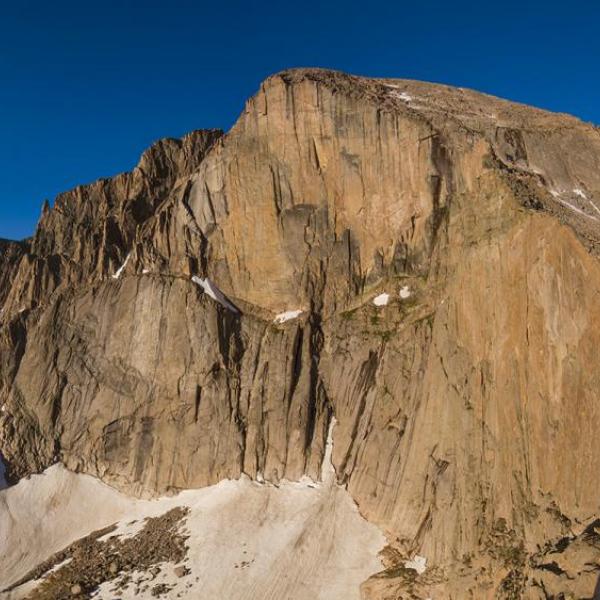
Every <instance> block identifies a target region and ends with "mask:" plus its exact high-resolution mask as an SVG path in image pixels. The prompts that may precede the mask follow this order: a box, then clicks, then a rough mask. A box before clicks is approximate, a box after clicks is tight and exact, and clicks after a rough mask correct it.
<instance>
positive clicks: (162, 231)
mask: <svg viewBox="0 0 600 600" xmlns="http://www.w3.org/2000/svg"><path fill="white" fill-rule="evenodd" d="M599 237H600V136H599V131H598V129H597V128H595V127H594V126H592V125H588V124H584V123H581V122H580V121H578V120H577V119H575V118H573V117H570V116H566V115H557V114H552V113H548V112H544V111H540V110H537V109H534V108H530V107H526V106H522V105H517V104H514V103H510V102H506V101H503V100H499V99H496V98H493V97H489V96H485V95H482V94H478V93H475V92H472V91H469V90H463V89H455V88H450V87H447V86H440V85H433V84H427V83H420V82H413V81H404V80H378V79H365V78H357V77H352V76H348V75H344V74H341V73H335V72H329V71H320V70H293V71H288V72H284V73H280V74H278V75H275V76H273V77H270V78H269V79H267V80H266V81H265V82H264V83H263V84H262V86H261V88H260V90H259V91H258V93H257V94H256V95H255V96H254V97H253V98H252V99H250V100H249V101H248V102H247V104H246V107H245V109H244V111H243V113H242V115H241V116H240V118H239V119H238V121H237V123H236V124H235V125H234V127H233V128H232V130H231V131H230V132H228V133H227V134H225V135H222V134H221V132H218V131H214V130H210V131H200V132H195V133H193V134H190V135H189V136H187V137H186V138H184V139H183V140H181V141H177V140H167V141H164V142H160V143H158V144H156V145H155V146H153V148H152V149H151V150H149V151H148V152H147V153H145V154H144V157H143V158H142V160H141V161H140V165H139V166H138V167H137V168H136V169H135V170H134V171H133V172H132V173H131V174H125V175H121V176H118V177H116V178H114V179H111V180H103V181H100V182H97V183H94V184H92V185H90V186H84V187H81V188H77V189H76V190H74V191H72V192H68V193H67V194H64V195H63V196H61V197H59V199H58V200H57V202H56V204H55V206H54V207H53V208H52V209H45V210H44V212H43V214H42V218H41V220H40V223H39V226H38V229H37V231H36V234H35V236H34V237H33V238H32V240H30V241H29V242H28V243H27V244H21V245H18V247H16V246H14V245H13V246H11V250H10V252H7V251H6V250H3V254H2V256H3V258H1V259H0V281H2V282H7V283H6V286H8V287H5V288H3V289H2V290H0V304H1V305H2V313H1V314H0V403H1V404H2V407H3V408H2V410H3V412H2V417H1V430H0V431H1V433H0V439H1V443H0V451H1V452H2V453H3V455H4V457H5V459H6V463H7V465H8V475H9V479H10V478H12V479H13V480H15V479H17V478H19V477H21V476H23V475H26V474H29V473H32V472H36V471H39V470H42V469H44V468H46V467H48V466H49V465H51V464H52V463H53V462H55V461H61V462H62V463H63V464H64V465H66V467H67V468H68V469H71V470H73V471H79V472H85V473H89V474H92V475H94V476H96V477H99V478H101V479H102V480H103V481H105V482H107V483H110V484H111V485H113V486H116V487H118V488H119V489H120V490H122V491H124V492H127V493H129V494H134V495H138V496H152V495H157V494H164V493H172V492H177V491H179V490H182V489H187V488H196V487H201V486H206V485H211V484H215V483H217V482H218V481H220V480H222V479H232V478H233V479H236V478H238V477H240V476H241V475H242V474H244V475H247V476H248V477H250V478H251V479H254V480H259V481H266V482H269V483H272V484H279V482H280V481H282V480H289V481H297V480H300V479H301V478H302V477H303V476H307V477H310V478H312V479H314V480H317V479H319V476H320V469H321V464H322V461H323V456H324V452H325V446H326V443H325V442H326V437H327V431H328V427H329V424H330V422H331V419H332V417H333V416H335V418H336V419H337V422H338V425H337V427H336V429H335V432H334V439H333V456H332V459H333V464H334V466H335V470H336V477H337V481H338V482H339V483H340V484H342V485H344V486H345V487H346V488H347V489H348V491H349V492H350V494H351V496H352V498H353V499H354V500H355V501H356V503H357V505H358V507H359V510H360V511H361V513H362V514H363V515H364V516H365V517H366V518H367V519H368V520H369V521H370V522H372V523H374V524H376V525H377V526H379V527H380V528H381V529H382V530H383V531H384V532H385V533H386V535H387V537H388V542H389V546H388V548H387V550H386V552H385V553H384V557H383V558H384V561H385V564H386V568H387V571H385V573H383V574H382V575H380V576H379V577H374V578H371V579H370V580H369V581H368V582H366V583H365V584H364V585H363V588H362V593H363V595H364V596H365V597H368V598H382V599H383V598H395V597H398V596H399V597H403V596H402V594H404V596H405V597H411V595H412V597H416V598H427V597H433V598H445V597H450V596H452V597H454V598H456V597H474V598H486V597H490V598H491V597H494V595H496V596H497V597H507V598H508V597H511V598H512V597H517V598H520V597H522V598H535V597H540V598H544V597H545V596H544V595H543V594H550V595H551V594H558V593H561V592H565V591H568V592H570V593H572V594H574V595H575V596H576V597H586V596H591V593H592V590H593V581H594V578H595V576H596V566H594V565H596V564H598V560H600V553H599V552H598V551H597V549H596V545H597V541H596V540H597V537H596V536H597V534H596V533H595V529H594V523H595V520H596V519H597V518H599V517H600V497H599V496H598V493H597V487H598V473H599V472H600V454H599V453H597V452H594V451H593V442H592V441H593V439H594V438H595V432H596V431H598V429H599V427H600V408H599V406H600V405H599V403H598V389H600V387H599V384H600V375H599V373H600V370H599V369H598V366H599V364H598V363H599V359H598V352H597V348H598V347H599V344H600V325H599V323H600V303H599V302H598V298H599V297H600V295H599V294H600V265H599V263H598V259H597V255H598V248H599V245H598V240H599ZM5 290H7V291H5ZM416 557H420V558H419V560H417V558H416ZM421 558H422V559H424V560H425V561H426V562H425V565H424V569H421V568H419V570H420V571H422V572H420V573H419V572H418V571H415V569H412V568H409V569H407V568H406V566H405V565H406V562H407V561H408V562H409V564H412V565H414V564H418V565H423V563H422V561H421ZM415 561H417V562H415ZM419 561H421V562H419ZM553 563H555V564H556V565H557V568H554V567H552V568H547V564H553ZM586 564H587V566H586ZM590 564H591V565H592V566H591V567H590ZM465 590H467V591H465ZM463 594H464V595H463ZM469 594H470V595H471V596H469ZM511 594H512V595H511Z"/></svg>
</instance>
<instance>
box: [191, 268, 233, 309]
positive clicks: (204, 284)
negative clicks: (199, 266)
mask: <svg viewBox="0 0 600 600" xmlns="http://www.w3.org/2000/svg"><path fill="white" fill-rule="evenodd" d="M192 281H193V282H194V283H195V284H197V285H199V286H200V287H201V288H202V289H203V290H204V292H205V293H206V294H208V295H209V296H210V297H211V298H212V299H213V300H214V301H215V302H218V303H219V304H220V305H221V306H224V307H225V308H226V309H227V310H230V311H231V312H233V313H238V312H239V310H238V309H237V308H236V307H235V306H233V304H231V302H229V300H227V297H226V296H225V294H224V293H223V292H222V291H221V290H220V289H219V288H218V287H217V286H216V285H215V283H214V282H213V281H211V280H210V279H209V278H208V277H207V278H206V279H203V278H202V277H198V276H197V275H194V276H193V277H192Z"/></svg>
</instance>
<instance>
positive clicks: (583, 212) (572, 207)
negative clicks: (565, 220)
mask: <svg viewBox="0 0 600 600" xmlns="http://www.w3.org/2000/svg"><path fill="white" fill-rule="evenodd" d="M558 201H559V202H560V203H561V204H562V205H563V206H566V207H567V208H570V209H571V210H572V211H573V212H576V213H577V214H579V215H581V216H583V217H587V218H588V219H592V221H598V220H600V219H598V217H594V216H593V215H588V214H587V213H586V212H585V211H583V210H581V209H580V208H577V207H576V206H574V205H573V204H571V203H570V202H567V201H566V200H561V199H560V198H559V199H558Z"/></svg>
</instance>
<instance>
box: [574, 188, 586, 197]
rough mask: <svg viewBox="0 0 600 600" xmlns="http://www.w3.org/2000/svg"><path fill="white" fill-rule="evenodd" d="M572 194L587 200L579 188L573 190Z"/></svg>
mask: <svg viewBox="0 0 600 600" xmlns="http://www.w3.org/2000/svg"><path fill="white" fill-rule="evenodd" d="M573 193H574V194H575V195H576V196H579V197H580V198H583V199H584V200H587V196H586V194H585V192H584V191H583V190H582V189H581V188H575V189H574V190H573Z"/></svg>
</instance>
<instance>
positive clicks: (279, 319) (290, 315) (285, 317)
mask: <svg viewBox="0 0 600 600" xmlns="http://www.w3.org/2000/svg"><path fill="white" fill-rule="evenodd" d="M302 312H303V311H301V310H287V311H285V312H282V313H279V314H278V315H277V316H276V317H275V319H273V322H274V323H278V324H281V323H285V322H286V321H291V320H292V319H297V318H298V317H299V316H300V315H301V314H302Z"/></svg>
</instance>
